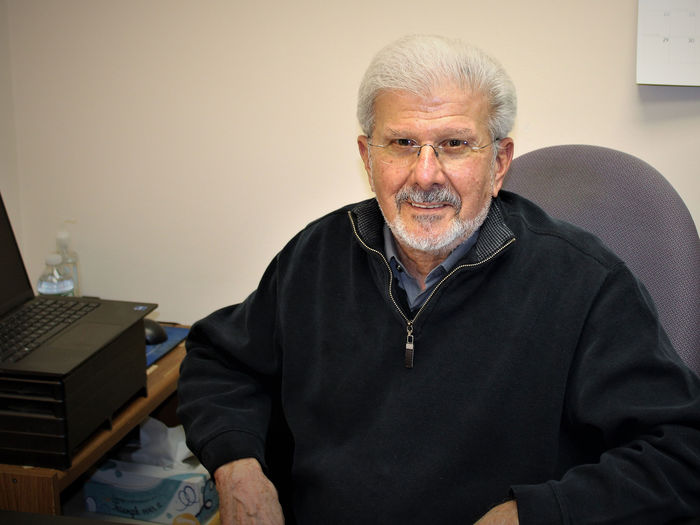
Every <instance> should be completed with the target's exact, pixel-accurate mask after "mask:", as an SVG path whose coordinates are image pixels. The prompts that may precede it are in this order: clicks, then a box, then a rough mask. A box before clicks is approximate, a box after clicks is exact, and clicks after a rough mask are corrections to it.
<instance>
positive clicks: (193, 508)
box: [83, 460, 219, 525]
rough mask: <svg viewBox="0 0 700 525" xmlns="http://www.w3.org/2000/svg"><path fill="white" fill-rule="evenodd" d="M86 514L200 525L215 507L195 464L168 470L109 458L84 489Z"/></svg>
mask: <svg viewBox="0 0 700 525" xmlns="http://www.w3.org/2000/svg"><path fill="white" fill-rule="evenodd" d="M83 492H84V497H85V505H86V507H87V510H88V511H89V512H97V513H101V514H110V515H114V516H122V517H126V518H132V519H136V520H142V521H152V522H156V523H168V524H173V523H175V524H179V523H187V524H188V525H198V524H201V525H204V524H206V523H207V522H209V520H210V519H211V518H212V516H214V514H215V513H216V511H217V510H218V508H219V498H218V494H217V492H216V488H215V487H214V483H213V481H212V480H211V479H210V477H209V473H208V472H207V471H206V469H205V468H204V467H203V466H201V465H200V464H199V463H197V464H196V465H189V464H184V463H182V464H174V465H168V466H163V467H161V466H155V465H144V464H139V463H130V462H126V461H118V460H108V461H106V462H105V463H104V464H103V465H102V466H101V467H100V469H99V470H98V471H97V472H95V473H94V474H93V475H92V477H91V478H90V479H89V480H88V481H87V482H86V483H85V486H84V487H83Z"/></svg>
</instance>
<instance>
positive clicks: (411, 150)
mask: <svg viewBox="0 0 700 525" xmlns="http://www.w3.org/2000/svg"><path fill="white" fill-rule="evenodd" d="M499 140H500V139H496V140H494V141H492V142H489V143H488V144H486V145H485V146H474V145H472V143H471V142H469V141H468V140H462V139H446V140H443V141H442V142H440V143H439V144H437V145H436V144H418V143H417V142H416V141H414V140H411V139H393V140H391V141H390V142H389V143H388V144H373V143H371V142H368V143H367V144H369V145H370V146H372V147H374V148H380V150H379V152H378V155H377V158H378V159H379V160H380V161H381V162H383V163H385V164H391V165H392V166H396V167H400V168H405V167H408V166H410V165H412V164H413V163H414V162H415V161H416V159H417V158H418V157H419V156H420V152H421V150H422V149H423V148H424V147H425V146H430V147H431V148H433V151H434V152H435V156H436V157H437V158H438V160H439V161H440V164H442V166H443V167H444V168H447V169H458V168H461V167H463V166H464V164H465V163H466V162H467V161H468V159H469V157H470V156H471V155H472V154H474V153H478V152H479V151H481V150H482V149H485V148H488V147H489V146H491V145H492V144H495V143H496V142H498V141H499Z"/></svg>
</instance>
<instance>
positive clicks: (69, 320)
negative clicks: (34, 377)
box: [0, 299, 99, 363]
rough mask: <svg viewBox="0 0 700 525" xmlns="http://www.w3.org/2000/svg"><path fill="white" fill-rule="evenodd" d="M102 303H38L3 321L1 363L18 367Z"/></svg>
mask: <svg viewBox="0 0 700 525" xmlns="http://www.w3.org/2000/svg"><path fill="white" fill-rule="evenodd" d="M98 306H99V303H91V302H83V301H62V300H57V299H36V300H34V301H31V302H29V303H27V304H25V305H23V306H22V307H21V308H19V309H18V310H17V311H16V312H14V313H13V314H12V315H10V316H8V317H6V318H5V319H3V320H2V321H0V362H2V363H15V362H17V361H19V360H20V359H22V358H23V357H25V356H27V355H29V354H30V353H31V352H32V351H33V350H35V349H36V348H38V347H39V346H40V345H41V344H42V343H44V342H45V341H47V340H48V339H49V338H51V337H53V336H54V335H56V334H57V333H58V332H60V331H61V330H65V329H66V328H68V327H69V326H70V325H71V324H73V323H74V322H76V321H77V320H78V319H80V318H81V317H83V316H84V315H86V314H88V313H89V312H91V311H92V310H94V309H95V308H97V307H98Z"/></svg>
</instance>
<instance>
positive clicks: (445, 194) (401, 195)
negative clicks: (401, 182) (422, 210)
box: [396, 186, 462, 210]
mask: <svg viewBox="0 0 700 525" xmlns="http://www.w3.org/2000/svg"><path fill="white" fill-rule="evenodd" d="M408 201H413V202H422V203H424V204H429V203H432V202H444V203H445V204H449V205H450V206H453V207H454V208H456V209H457V210H459V209H460V208H461V207H462V199H461V198H460V197H459V195H458V194H457V193H455V192H454V191H452V190H451V189H450V188H448V187H446V186H434V187H432V188H430V189H429V190H423V189H421V188H415V187H405V186H404V187H403V188H401V189H400V190H399V191H398V192H397V193H396V206H397V207H399V206H401V204H403V203H404V202H408Z"/></svg>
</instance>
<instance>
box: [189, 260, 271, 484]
mask: <svg viewBox="0 0 700 525" xmlns="http://www.w3.org/2000/svg"><path fill="white" fill-rule="evenodd" d="M275 295H276V261H273V263H272V264H271V265H270V266H269V267H268V269H267V271H266V272H265V274H264V276H263V278H262V280H261V283H260V285H259V287H258V289H257V290H256V291H255V292H253V293H252V294H251V295H250V296H249V297H248V298H247V299H246V300H245V301H244V302H243V303H241V304H240V305H235V306H229V307H226V308H223V309H221V310H218V311H216V312H214V313H213V314H211V315H209V316H208V317H206V318H204V319H202V320H201V321H198V322H197V323H195V324H194V325H193V326H192V329H191V330H190V334H189V336H188V338H187V342H186V348H187V355H186V356H185V359H184V360H183V363H182V365H181V368H180V380H179V383H178V397H179V400H178V417H179V418H180V420H181V422H182V424H183V426H184V429H185V433H186V436H187V445H188V447H189V448H190V450H192V452H193V453H194V454H195V456H197V457H198V458H199V460H200V461H201V462H202V464H203V465H204V466H205V467H206V468H207V469H208V470H209V472H211V473H212V474H213V473H214V471H215V470H216V469H217V468H218V467H219V466H221V465H223V464H225V463H228V462H230V461H234V460H236V459H242V458H248V457H252V458H256V459H257V460H258V461H260V463H261V465H263V468H265V440H266V436H267V431H268V426H269V424H270V413H271V410H272V405H273V402H274V396H275V392H276V391H277V390H278V388H279V374H280V366H281V365H280V362H281V357H280V352H279V350H278V345H276V343H275V337H274V336H275V330H274V326H275V304H276V300H275ZM276 378H277V380H275V379H276Z"/></svg>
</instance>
